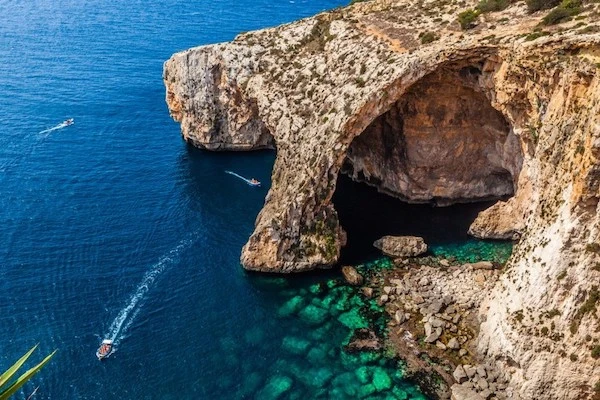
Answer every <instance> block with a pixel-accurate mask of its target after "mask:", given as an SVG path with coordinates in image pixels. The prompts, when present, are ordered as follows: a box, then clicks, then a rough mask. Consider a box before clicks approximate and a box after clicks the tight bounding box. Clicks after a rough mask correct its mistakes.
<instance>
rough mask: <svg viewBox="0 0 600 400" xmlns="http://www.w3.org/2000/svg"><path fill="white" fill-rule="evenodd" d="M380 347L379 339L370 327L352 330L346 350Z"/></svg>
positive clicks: (364, 349)
mask: <svg viewBox="0 0 600 400" xmlns="http://www.w3.org/2000/svg"><path fill="white" fill-rule="evenodd" d="M381 347H382V344H381V340H380V339H379V338H378V337H377V335H376V334H375V332H373V331H372V330H371V329H366V328H361V329H357V330H355V331H354V333H353V334H352V337H351V338H350V341H349V343H348V345H347V346H346V350H347V351H349V352H354V351H375V350H380V349H381Z"/></svg>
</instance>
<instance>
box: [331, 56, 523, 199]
mask: <svg viewBox="0 0 600 400" xmlns="http://www.w3.org/2000/svg"><path fill="white" fill-rule="evenodd" d="M481 77H482V71H481V66H480V65H479V66H477V65H467V66H465V65H462V64H460V63H459V64H455V65H445V66H443V67H440V68H438V69H436V70H435V71H433V72H431V73H429V74H427V75H426V76H424V77H423V78H421V79H420V80H418V81H417V82H415V84H413V85H412V86H411V87H410V88H409V89H408V90H407V91H406V92H405V93H404V94H403V95H402V96H401V97H400V98H399V99H398V100H396V101H395V102H394V103H393V104H392V106H391V107H390V109H389V110H387V111H385V112H384V113H383V114H381V115H380V116H378V117H377V118H375V119H374V120H373V121H372V122H371V123H370V124H369V125H368V126H367V127H366V129H365V130H364V131H363V132H362V133H360V134H359V135H358V136H356V137H355V138H354V139H353V141H352V143H351V145H350V146H349V147H348V151H347V156H346V159H345V162H344V165H343V168H342V172H345V173H347V174H348V175H350V176H351V177H352V178H353V179H354V180H357V181H363V182H365V183H367V184H369V185H371V186H375V187H377V188H378V190H379V191H381V192H384V193H387V194H390V195H392V196H395V197H399V198H401V199H403V200H406V201H408V202H435V203H437V204H452V203H457V202H470V201H477V200H483V199H490V198H501V197H504V196H510V195H512V194H513V193H514V191H515V188H516V182H517V179H518V174H519V171H520V168H521V166H522V162H523V155H522V152H521V146H520V143H519V140H518V138H517V136H516V135H515V134H514V132H513V131H512V129H511V127H510V125H509V123H508V121H507V120H506V118H504V116H503V115H502V114H501V113H500V112H499V111H497V110H496V109H494V108H493V107H492V105H491V103H490V101H489V100H488V98H487V97H486V94H485V92H484V91H483V89H482V87H481V85H480V83H479V79H480V78H481Z"/></svg>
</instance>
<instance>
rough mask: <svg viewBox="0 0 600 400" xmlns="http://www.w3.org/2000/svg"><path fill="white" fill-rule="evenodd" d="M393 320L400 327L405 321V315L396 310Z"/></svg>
mask: <svg viewBox="0 0 600 400" xmlns="http://www.w3.org/2000/svg"><path fill="white" fill-rule="evenodd" d="M394 320H395V321H396V322H397V323H398V324H399V325H400V324H402V323H404V322H405V321H406V314H404V312H403V311H402V310H398V311H396V312H395V313H394Z"/></svg>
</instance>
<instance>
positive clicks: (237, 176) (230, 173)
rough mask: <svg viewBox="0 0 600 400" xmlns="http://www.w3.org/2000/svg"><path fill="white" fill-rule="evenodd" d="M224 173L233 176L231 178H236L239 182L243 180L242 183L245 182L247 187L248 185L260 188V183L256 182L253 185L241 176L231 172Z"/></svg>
mask: <svg viewBox="0 0 600 400" xmlns="http://www.w3.org/2000/svg"><path fill="white" fill-rule="evenodd" d="M225 173H226V174H229V175H233V176H235V177H236V178H240V179H241V180H243V181H244V182H246V183H247V184H248V185H250V186H260V182H258V181H256V182H257V183H254V182H252V181H251V180H250V179H246V178H244V177H243V176H241V175H238V174H236V173H235V172H233V171H225Z"/></svg>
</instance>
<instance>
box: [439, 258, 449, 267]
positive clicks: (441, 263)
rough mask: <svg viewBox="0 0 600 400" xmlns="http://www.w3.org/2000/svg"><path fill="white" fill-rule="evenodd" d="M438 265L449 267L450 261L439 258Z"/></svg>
mask: <svg viewBox="0 0 600 400" xmlns="http://www.w3.org/2000/svg"><path fill="white" fill-rule="evenodd" d="M440 265H441V266H443V267H449V266H450V261H448V260H446V259H441V260H440Z"/></svg>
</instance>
